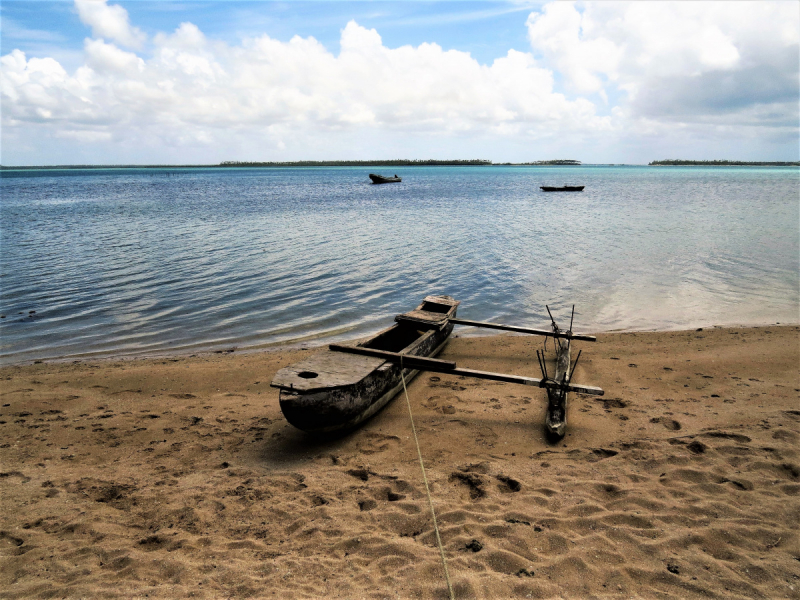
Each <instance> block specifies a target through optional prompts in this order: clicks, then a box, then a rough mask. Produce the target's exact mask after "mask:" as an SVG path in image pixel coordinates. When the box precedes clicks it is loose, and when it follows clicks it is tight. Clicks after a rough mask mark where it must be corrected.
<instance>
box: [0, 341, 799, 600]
mask: <svg viewBox="0 0 800 600" xmlns="http://www.w3.org/2000/svg"><path fill="white" fill-rule="evenodd" d="M541 346H542V340H541V338H532V337H522V336H496V337H479V338H463V337H458V338H454V339H451V341H450V343H449V345H448V346H447V347H446V349H445V351H444V352H443V353H442V354H441V355H440V358H446V359H451V360H455V361H457V362H458V364H459V366H465V367H471V368H476V369H484V370H491V371H500V372H508V373H517V374H522V375H530V376H534V377H538V376H539V374H538V366H537V363H536V356H535V350H536V349H537V348H541ZM548 348H549V349H551V350H552V342H551V343H549V344H548ZM575 348H576V349H578V348H580V349H583V355H582V357H581V361H580V364H579V366H578V369H577V372H576V375H575V379H574V380H575V381H576V382H580V383H585V384H589V385H596V386H600V387H602V388H604V389H605V391H606V394H605V396H603V397H591V396H582V395H578V394H571V395H570V398H571V400H570V406H569V410H568V434H567V436H566V437H565V438H564V440H562V441H561V442H559V443H557V444H551V443H549V442H548V441H547V440H546V439H545V436H544V432H543V429H542V423H543V419H544V411H545V398H546V394H545V393H544V391H543V390H540V389H535V388H529V387H524V386H518V385H512V384H503V383H496V382H487V381H479V380H472V379H464V378H459V377H453V376H447V375H440V374H430V373H421V374H420V375H419V376H418V377H417V378H416V379H415V380H414V381H413V383H411V385H409V388H408V392H409V397H410V402H411V406H412V408H413V412H414V418H415V422H416V426H417V431H418V434H419V440H420V444H421V448H422V453H423V457H424V460H425V466H426V469H427V476H428V479H429V481H430V484H431V490H432V496H433V503H434V506H435V509H436V515H437V520H438V524H439V529H440V531H441V535H442V540H443V544H444V549H445V554H446V558H447V564H448V568H449V572H450V577H451V580H452V582H453V587H454V591H455V595H456V597H457V598H589V597H598V598H604V597H620V598H630V597H642V598H799V597H800V534H799V533H798V526H797V524H798V523H800V328H798V327H796V326H773V327H760V328H743V329H723V328H713V329H705V330H703V331H685V332H656V333H621V334H603V335H600V336H598V341H597V343H594V344H591V343H578V342H576V344H575ZM312 351H313V350H305V351H279V352H270V353H262V354H251V355H240V354H237V353H235V352H234V353H224V354H210V355H198V356H194V357H175V358H169V359H163V358H162V359H147V360H117V361H83V362H80V363H69V364H58V363H50V364H34V365H28V366H22V367H6V368H2V369H0V394H1V395H0V401H1V402H0V403H1V404H2V408H1V409H0V432H2V436H1V439H0V598H23V597H25V598H27V597H59V598H60V597H71V598H78V597H91V598H103V597H112V598H119V597H125V598H135V597H145V596H149V597H150V598H154V597H155V598H183V597H195V598H220V597H226V598H227V597H236V598H239V597H241V598H245V597H275V598H325V597H338V598H375V599H378V598H446V597H447V588H446V584H445V579H444V576H443V570H442V565H441V560H440V556H439V550H438V548H437V546H436V539H435V534H434V531H433V527H432V519H431V516H430V511H429V507H428V500H427V496H426V495H425V488H424V484H423V482H422V476H421V473H420V468H419V462H418V459H417V453H416V448H415V445H414V442H413V436H412V434H411V428H410V425H409V417H408V409H407V406H406V402H405V398H404V396H402V395H400V396H398V397H396V398H395V400H394V401H393V402H392V403H391V404H390V405H389V406H388V407H387V408H386V409H385V410H383V411H382V412H381V413H379V414H378V415H377V416H376V417H375V418H373V419H371V420H370V421H368V422H367V423H366V424H365V425H364V426H362V427H361V428H360V429H358V430H357V431H355V432H353V433H351V434H349V435H347V436H345V437H341V438H339V439H328V440H325V439H319V438H318V437H312V436H308V435H306V434H303V433H302V432H300V431H298V430H296V429H294V428H293V427H292V426H290V425H288V424H287V423H286V421H285V420H284V419H283V417H282V415H281V412H280V408H279V406H278V393H277V390H274V389H272V388H270V387H269V382H270V381H271V379H272V377H273V375H274V373H275V372H276V371H277V370H278V369H279V368H281V367H283V366H286V365H288V364H290V363H292V362H295V361H297V360H299V359H300V358H302V357H304V356H307V355H308V354H309V353H310V352H312ZM573 355H574V354H573Z"/></svg>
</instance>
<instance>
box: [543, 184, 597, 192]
mask: <svg viewBox="0 0 800 600" xmlns="http://www.w3.org/2000/svg"><path fill="white" fill-rule="evenodd" d="M540 187H541V189H542V191H543V192H582V191H583V188H585V187H586V186H585V185H564V186H563V187H551V186H548V185H543V186H540Z"/></svg>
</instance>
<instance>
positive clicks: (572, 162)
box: [497, 159, 581, 167]
mask: <svg viewBox="0 0 800 600" xmlns="http://www.w3.org/2000/svg"><path fill="white" fill-rule="evenodd" d="M497 164H499V165H515V166H525V167H547V166H553V165H562V166H563V165H567V166H576V167H579V166H580V165H581V161H579V160H567V159H560V160H536V161H533V162H524V163H497Z"/></svg>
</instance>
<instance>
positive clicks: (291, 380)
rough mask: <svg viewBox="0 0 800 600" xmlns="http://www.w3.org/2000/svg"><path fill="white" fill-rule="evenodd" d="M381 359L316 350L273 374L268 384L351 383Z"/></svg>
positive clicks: (303, 388) (316, 386)
mask: <svg viewBox="0 0 800 600" xmlns="http://www.w3.org/2000/svg"><path fill="white" fill-rule="evenodd" d="M383 363H384V361H383V360H381V359H380V358H377V357H369V356H358V355H355V354H350V355H348V356H343V355H342V354H340V353H338V352H327V351H324V350H323V351H322V352H318V353H316V354H314V355H312V356H309V357H308V358H306V359H305V360H303V361H301V362H299V363H295V364H293V365H291V366H288V367H284V368H283V369H281V370H280V371H278V372H277V373H276V374H275V377H274V378H273V380H272V383H271V384H270V385H271V386H272V387H276V388H283V389H287V390H294V391H298V392H308V391H311V390H315V391H320V390H324V389H333V388H338V387H344V386H348V385H355V384H356V383H358V382H359V381H361V380H362V379H364V377H366V376H367V375H369V374H370V373H371V372H372V371H374V370H375V369H377V368H378V367H380V366H381V365H382V364H383Z"/></svg>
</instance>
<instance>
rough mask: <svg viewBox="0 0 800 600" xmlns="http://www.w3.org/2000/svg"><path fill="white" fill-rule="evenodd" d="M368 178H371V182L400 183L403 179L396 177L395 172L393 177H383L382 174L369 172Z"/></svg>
mask: <svg viewBox="0 0 800 600" xmlns="http://www.w3.org/2000/svg"><path fill="white" fill-rule="evenodd" d="M369 178H370V179H371V180H372V183H400V182H401V181H403V179H402V178H400V177H398V176H397V174H395V176H394V177H384V176H383V175H378V174H377V173H370V174H369Z"/></svg>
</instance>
